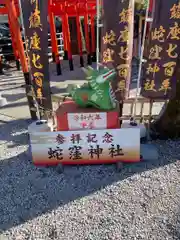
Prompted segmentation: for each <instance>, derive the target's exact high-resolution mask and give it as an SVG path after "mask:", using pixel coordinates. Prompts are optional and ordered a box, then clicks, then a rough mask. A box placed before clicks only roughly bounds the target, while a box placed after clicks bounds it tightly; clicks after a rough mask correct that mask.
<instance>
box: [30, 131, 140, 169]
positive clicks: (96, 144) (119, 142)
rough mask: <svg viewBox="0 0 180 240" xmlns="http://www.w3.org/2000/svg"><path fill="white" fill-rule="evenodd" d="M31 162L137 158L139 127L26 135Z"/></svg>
mask: <svg viewBox="0 0 180 240" xmlns="http://www.w3.org/2000/svg"><path fill="white" fill-rule="evenodd" d="M30 140H31V150H32V158H33V162H34V164H35V165H56V164H59V163H62V164H96V163H97V164H98V163H114V162H117V161H122V162H138V161H140V130H139V129H134V128H127V129H104V130H80V131H63V132H35V133H32V134H30Z"/></svg>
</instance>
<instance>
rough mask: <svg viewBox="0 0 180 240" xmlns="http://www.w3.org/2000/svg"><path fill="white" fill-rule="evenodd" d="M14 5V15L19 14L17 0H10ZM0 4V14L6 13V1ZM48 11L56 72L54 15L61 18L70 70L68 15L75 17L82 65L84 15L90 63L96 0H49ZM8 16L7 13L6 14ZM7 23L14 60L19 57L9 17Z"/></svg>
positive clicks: (3, 0) (1, 1)
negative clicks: (82, 23) (82, 21)
mask: <svg viewBox="0 0 180 240" xmlns="http://www.w3.org/2000/svg"><path fill="white" fill-rule="evenodd" d="M12 1H13V2H14V5H15V9H16V15H17V17H19V16H20V10H19V4H18V0H12ZM0 4H4V7H2V8H0V14H8V6H7V4H8V1H6V0H0ZM48 12H49V24H50V34H51V43H52V55H53V59H55V61H56V65H57V72H58V74H61V66H60V58H59V53H58V44H57V39H56V28H55V23H54V16H59V17H61V19H62V32H63V40H64V50H65V59H67V58H68V60H69V66H70V70H71V71H72V70H73V60H72V50H71V37H70V30H69V17H75V18H76V27H77V42H78V49H79V55H80V65H81V66H84V61H83V51H82V36H81V29H80V17H81V16H83V17H84V27H85V42H86V52H87V55H88V64H89V65H90V64H91V63H92V55H93V57H94V58H93V59H95V53H96V49H95V48H96V47H95V22H94V20H95V15H96V0H68V1H66V0H49V4H48ZM8 16H9V14H8ZM89 17H90V22H91V28H90V32H91V46H90V39H89ZM9 25H10V31H11V37H12V45H13V49H14V55H15V57H16V60H18V59H19V55H18V51H17V48H18V46H16V45H17V44H16V39H15V38H14V36H13V32H12V25H13V23H12V22H11V21H10V18H9Z"/></svg>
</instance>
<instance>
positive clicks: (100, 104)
mask: <svg viewBox="0 0 180 240" xmlns="http://www.w3.org/2000/svg"><path fill="white" fill-rule="evenodd" d="M83 71H84V72H85V74H86V79H87V80H88V82H87V83H85V84H84V85H82V86H81V87H74V88H73V89H71V96H72V98H73V100H74V101H75V102H76V103H77V104H78V105H79V106H80V107H95V108H98V109H101V110H112V109H114V108H115V107H116V99H115V94H114V92H113V90H112V87H111V81H112V80H113V79H114V78H115V76H116V71H115V70H114V69H108V68H106V67H101V68H100V69H99V70H96V69H93V68H92V67H87V68H83Z"/></svg>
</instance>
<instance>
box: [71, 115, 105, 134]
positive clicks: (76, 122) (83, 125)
mask: <svg viewBox="0 0 180 240" xmlns="http://www.w3.org/2000/svg"><path fill="white" fill-rule="evenodd" d="M68 125H69V129H70V130H75V129H106V128H107V113H106V112H104V113H103V112H99V113H98V112H97V113H68Z"/></svg>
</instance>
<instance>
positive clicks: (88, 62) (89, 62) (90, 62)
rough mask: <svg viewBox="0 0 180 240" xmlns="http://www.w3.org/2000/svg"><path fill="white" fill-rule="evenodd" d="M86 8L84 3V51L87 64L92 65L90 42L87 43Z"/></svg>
mask: <svg viewBox="0 0 180 240" xmlns="http://www.w3.org/2000/svg"><path fill="white" fill-rule="evenodd" d="M87 11H88V9H87V4H86V5H85V14H84V28H85V39H86V51H87V64H88V65H92V58H91V54H90V43H89V24H88V12H87Z"/></svg>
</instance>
